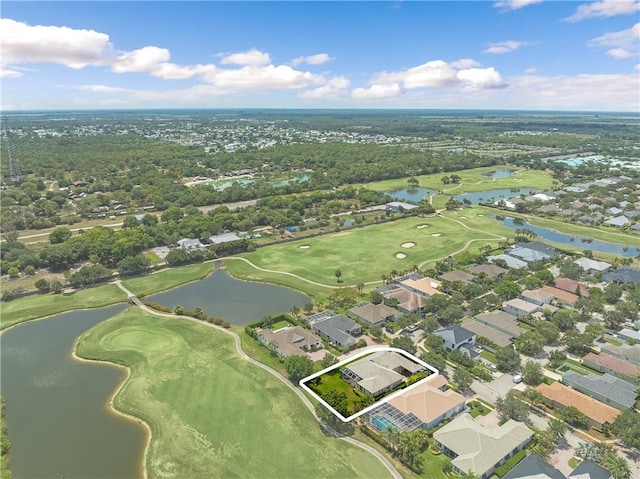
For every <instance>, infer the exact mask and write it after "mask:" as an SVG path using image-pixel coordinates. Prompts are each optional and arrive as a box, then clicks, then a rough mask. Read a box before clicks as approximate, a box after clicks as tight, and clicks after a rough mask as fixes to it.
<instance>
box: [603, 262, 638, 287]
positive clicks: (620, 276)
mask: <svg viewBox="0 0 640 479" xmlns="http://www.w3.org/2000/svg"><path fill="white" fill-rule="evenodd" d="M602 280H603V281H612V282H614V283H618V284H620V283H633V284H636V285H640V269H638V268H631V267H630V266H621V267H620V268H618V269H616V270H615V271H609V272H608V273H605V274H603V275H602Z"/></svg>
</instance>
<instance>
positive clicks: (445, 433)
mask: <svg viewBox="0 0 640 479" xmlns="http://www.w3.org/2000/svg"><path fill="white" fill-rule="evenodd" d="M532 436H533V431H532V430H531V429H529V428H528V427H527V426H525V425H524V424H523V423H521V422H518V421H514V420H513V419H510V420H508V421H507V422H505V423H504V424H503V425H501V426H499V427H497V428H496V429H488V428H485V427H484V426H481V425H480V424H478V423H477V422H475V421H474V420H473V418H472V417H471V415H470V414H469V413H464V414H461V415H460V416H458V417H456V418H455V419H454V420H452V421H451V422H449V423H448V424H446V425H445V426H443V427H441V428H440V429H438V430H437V431H436V432H434V433H433V438H434V439H435V440H436V442H437V444H438V447H439V448H440V450H441V451H442V452H443V453H444V454H445V455H447V456H448V457H450V458H451V459H452V461H451V465H452V467H453V472H454V473H456V474H463V473H467V472H472V473H474V474H476V475H478V477H479V478H480V479H487V478H488V477H490V476H491V475H492V474H493V472H494V471H495V470H496V468H497V467H499V466H500V465H502V464H504V463H505V462H506V461H507V460H508V459H509V458H510V457H511V456H513V455H514V454H515V453H517V452H518V451H520V450H522V449H523V448H524V447H525V446H526V445H527V444H529V442H530V441H531V438H532Z"/></svg>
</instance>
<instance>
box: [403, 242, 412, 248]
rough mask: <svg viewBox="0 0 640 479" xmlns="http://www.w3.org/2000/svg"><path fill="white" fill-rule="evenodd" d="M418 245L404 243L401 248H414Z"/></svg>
mask: <svg viewBox="0 0 640 479" xmlns="http://www.w3.org/2000/svg"><path fill="white" fill-rule="evenodd" d="M415 245H416V244H415V243H411V242H408V243H402V244H401V245H400V246H402V247H403V248H413V247H414V246H415Z"/></svg>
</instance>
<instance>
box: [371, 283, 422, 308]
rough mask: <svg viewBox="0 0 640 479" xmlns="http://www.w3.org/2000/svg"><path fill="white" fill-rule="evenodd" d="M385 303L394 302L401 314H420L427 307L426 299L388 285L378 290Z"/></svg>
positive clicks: (397, 286)
mask: <svg viewBox="0 0 640 479" xmlns="http://www.w3.org/2000/svg"><path fill="white" fill-rule="evenodd" d="M378 292H380V293H381V294H382V295H383V296H384V299H385V301H392V300H395V301H396V302H397V306H396V307H397V308H398V310H399V311H401V312H403V313H421V312H422V311H423V310H424V308H425V307H426V305H427V298H425V297H424V296H422V295H419V294H417V293H414V292H413V291H409V290H408V289H405V288H403V287H401V286H399V285H397V284H388V285H386V286H383V287H382V288H378Z"/></svg>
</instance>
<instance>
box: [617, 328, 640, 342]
mask: <svg viewBox="0 0 640 479" xmlns="http://www.w3.org/2000/svg"><path fill="white" fill-rule="evenodd" d="M616 334H617V335H618V337H619V338H620V339H623V340H625V341H628V340H631V341H635V342H640V331H636V330H635V329H628V328H622V329H621V330H620V331H618V332H617V333H616Z"/></svg>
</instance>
